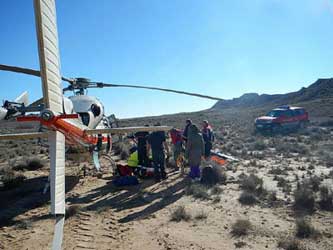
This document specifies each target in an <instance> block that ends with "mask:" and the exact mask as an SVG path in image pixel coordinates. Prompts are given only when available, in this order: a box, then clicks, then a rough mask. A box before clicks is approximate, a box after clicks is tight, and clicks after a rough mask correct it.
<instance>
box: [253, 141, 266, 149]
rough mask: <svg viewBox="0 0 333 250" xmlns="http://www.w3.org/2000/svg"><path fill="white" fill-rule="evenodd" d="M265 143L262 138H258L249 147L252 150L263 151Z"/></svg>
mask: <svg viewBox="0 0 333 250" xmlns="http://www.w3.org/2000/svg"><path fill="white" fill-rule="evenodd" d="M266 147H267V146H266V144H265V142H264V141H262V140H258V141H256V142H255V143H253V144H252V146H251V149H252V150H257V151H263V150H265V149H266Z"/></svg>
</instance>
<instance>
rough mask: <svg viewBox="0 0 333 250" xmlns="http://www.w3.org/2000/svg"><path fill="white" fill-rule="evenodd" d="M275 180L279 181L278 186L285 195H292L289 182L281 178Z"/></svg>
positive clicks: (277, 177) (275, 177) (276, 177)
mask: <svg viewBox="0 0 333 250" xmlns="http://www.w3.org/2000/svg"><path fill="white" fill-rule="evenodd" d="M273 180H275V181H277V186H278V187H280V188H282V191H283V192H284V193H287V194H290V192H291V184H290V183H289V182H288V180H286V179H285V178H283V177H280V176H274V178H273Z"/></svg>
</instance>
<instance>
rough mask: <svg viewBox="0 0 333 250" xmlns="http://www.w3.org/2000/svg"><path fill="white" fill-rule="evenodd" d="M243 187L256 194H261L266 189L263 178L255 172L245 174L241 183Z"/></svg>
mask: <svg viewBox="0 0 333 250" xmlns="http://www.w3.org/2000/svg"><path fill="white" fill-rule="evenodd" d="M240 187H241V189H243V190H245V191H248V192H251V193H254V194H255V195H261V194H263V193H264V192H265V191H266V190H265V189H264V187H263V180H262V179H261V178H259V177H258V176H256V175H254V174H250V175H248V176H245V177H244V178H243V179H242V180H241V183H240Z"/></svg>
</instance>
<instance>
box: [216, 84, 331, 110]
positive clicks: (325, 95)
mask: <svg viewBox="0 0 333 250" xmlns="http://www.w3.org/2000/svg"><path fill="white" fill-rule="evenodd" d="M332 98H333V78H328V79H318V80H317V81H316V82H315V83H313V84H311V85H310V86H309V87H307V88H304V87H303V88H302V89H300V90H299V91H297V92H291V93H287V94H276V95H268V94H262V95H259V94H257V93H248V94H244V95H242V96H241V97H238V98H234V99H232V100H223V101H218V102H217V103H216V104H215V105H214V106H213V107H212V109H213V110H220V109H226V108H257V107H263V106H265V107H266V106H276V105H283V104H297V103H304V102H313V101H319V100H323V99H332Z"/></svg>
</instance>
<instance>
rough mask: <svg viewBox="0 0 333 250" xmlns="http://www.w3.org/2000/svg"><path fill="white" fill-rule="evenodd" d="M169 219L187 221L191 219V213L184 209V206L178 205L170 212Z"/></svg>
mask: <svg viewBox="0 0 333 250" xmlns="http://www.w3.org/2000/svg"><path fill="white" fill-rule="evenodd" d="M170 216H171V218H170V220H171V221H175V222H180V221H182V220H184V221H189V220H190V219H191V215H190V214H189V213H188V212H187V211H186V209H185V207H184V206H178V207H177V208H176V209H175V210H173V211H172V213H171V215H170Z"/></svg>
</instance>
